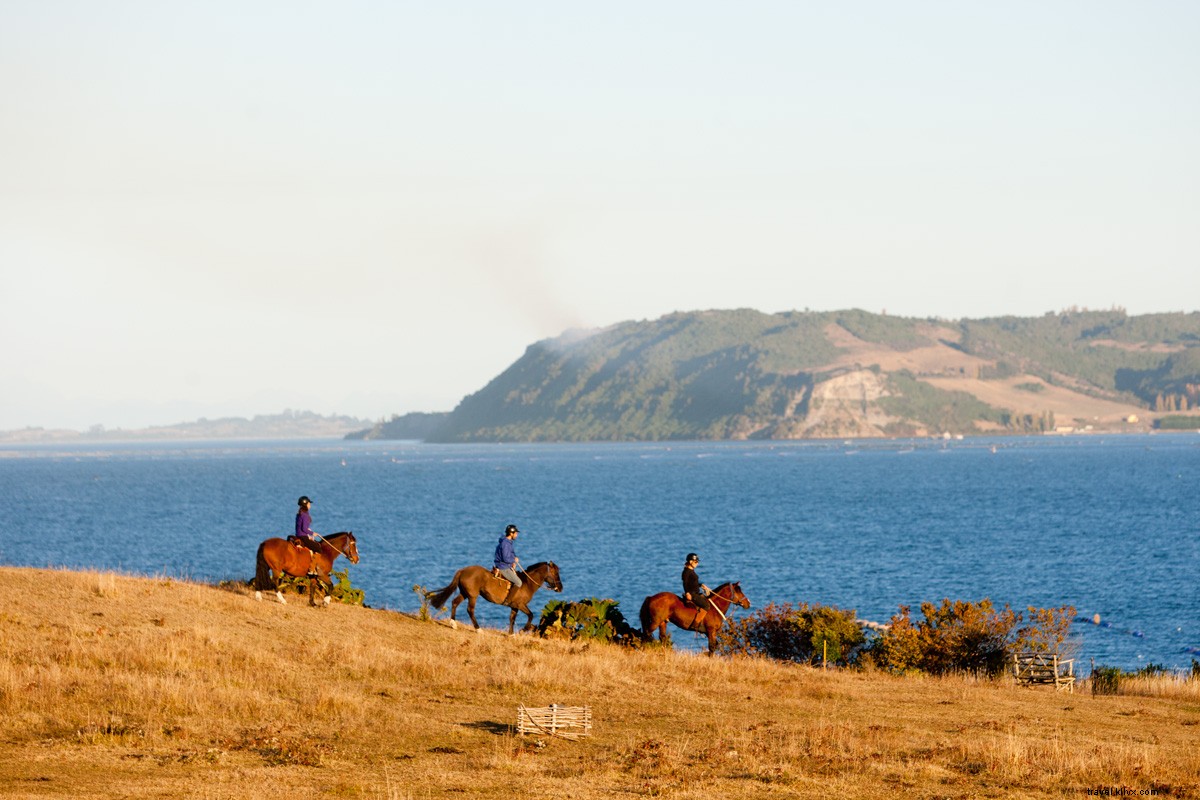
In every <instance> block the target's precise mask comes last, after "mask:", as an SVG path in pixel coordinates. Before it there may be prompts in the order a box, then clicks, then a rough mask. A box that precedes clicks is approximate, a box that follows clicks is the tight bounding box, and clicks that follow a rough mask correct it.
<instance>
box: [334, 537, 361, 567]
mask: <svg viewBox="0 0 1200 800" xmlns="http://www.w3.org/2000/svg"><path fill="white" fill-rule="evenodd" d="M338 537H345V542H343V544H342V546H341V547H339V548H338V549H339V550H340V551H341V553H342V555H344V556H345V557H346V558H348V559H350V563H351V564H357V563H358V542H357V541H355V539H354V534H353V533H351V532H350V531H343V532H342V533H335V534H334V535H333V536H331V537H328V538H331V539H334V538H338Z"/></svg>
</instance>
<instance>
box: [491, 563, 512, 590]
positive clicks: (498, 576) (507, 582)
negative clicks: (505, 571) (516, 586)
mask: <svg viewBox="0 0 1200 800" xmlns="http://www.w3.org/2000/svg"><path fill="white" fill-rule="evenodd" d="M492 577H493V578H495V579H496V580H498V581H500V582H501V583H503V584H504V586H505V591H507V590H508V589H511V588H512V581H510V580H508V579H507V578H505V577H504V576H502V575H501V574H500V568H499V567H492Z"/></svg>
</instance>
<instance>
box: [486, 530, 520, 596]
mask: <svg viewBox="0 0 1200 800" xmlns="http://www.w3.org/2000/svg"><path fill="white" fill-rule="evenodd" d="M519 533H520V531H519V530H517V526H516V525H509V526H508V527H507V528H505V529H504V535H503V536H501V537H500V541H498V542H496V556H495V558H494V559H493V561H492V574H493V575H496V576H498V577H501V578H504V580H506V581H508V582H509V583H511V584H512V586H510V587H509V589H508V594H507V595H506V596H505V598H504V602H505V603H507V602H508V598H510V597H512V595H513V592H515V591H516V590H517V589H519V588H521V579H520V578H519V577H518V576H517V569H516V567H517V564H519V563H520V562H521V559H519V558H517V552H516V549H515V547H514V546H513V542H515V541H516V540H517V534H519Z"/></svg>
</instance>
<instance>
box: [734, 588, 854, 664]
mask: <svg viewBox="0 0 1200 800" xmlns="http://www.w3.org/2000/svg"><path fill="white" fill-rule="evenodd" d="M865 642H866V635H865V634H864V633H863V629H862V627H861V626H860V625H859V624H858V621H857V620H856V619H855V612H854V611H853V610H842V609H839V608H835V607H833V606H822V605H809V604H808V603H801V604H800V606H799V607H795V606H792V604H791V603H783V604H776V603H771V604H769V605H767V606H766V607H764V608H761V609H759V610H758V611H756V612H754V613H753V614H751V615H750V616H749V617H746V618H742V619H738V620H734V621H731V622H730V624H728V625H726V626H725V627H724V628H723V629H722V630H721V634H720V636H719V637H718V640H717V648H718V652H722V653H725V654H742V655H750V656H763V657H766V658H773V659H777V660H779V661H792V662H796V663H801V664H817V663H820V662H821V661H822V659H823V658H827V659H828V663H831V664H849V663H853V662H854V661H855V660H856V659H857V656H858V653H859V651H860V649H861V648H862V646H863V645H864V644H865Z"/></svg>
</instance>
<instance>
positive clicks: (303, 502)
mask: <svg viewBox="0 0 1200 800" xmlns="http://www.w3.org/2000/svg"><path fill="white" fill-rule="evenodd" d="M296 504H297V505H306V504H307V505H310V506H311V505H312V500H309V499H308V495H304V496H303V497H301V498H300V499H299V500H297V501H296Z"/></svg>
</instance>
